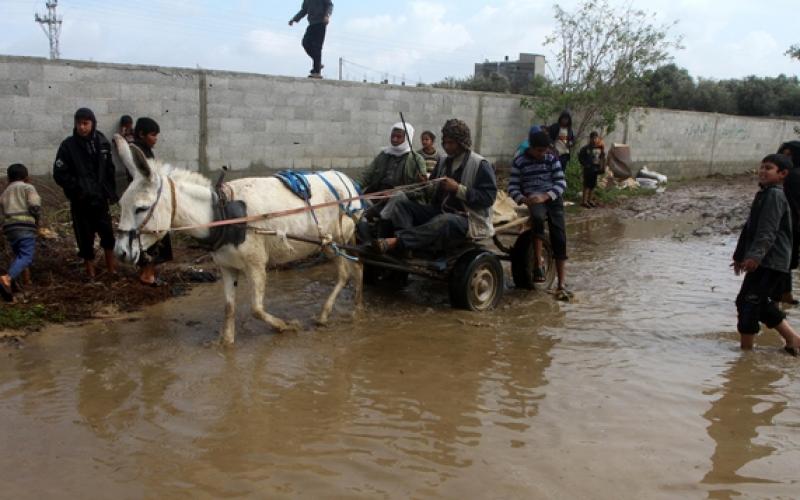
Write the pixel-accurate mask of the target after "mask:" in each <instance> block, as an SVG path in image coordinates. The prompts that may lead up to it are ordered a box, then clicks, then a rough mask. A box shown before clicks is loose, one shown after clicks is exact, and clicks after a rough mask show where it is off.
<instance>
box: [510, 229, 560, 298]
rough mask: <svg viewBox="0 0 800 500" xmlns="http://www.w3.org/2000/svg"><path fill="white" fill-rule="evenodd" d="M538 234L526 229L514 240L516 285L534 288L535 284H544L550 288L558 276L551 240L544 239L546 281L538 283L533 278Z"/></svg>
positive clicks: (513, 267) (512, 268) (512, 270)
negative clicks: (535, 241) (534, 248)
mask: <svg viewBox="0 0 800 500" xmlns="http://www.w3.org/2000/svg"><path fill="white" fill-rule="evenodd" d="M535 238H536V236H534V235H533V232H532V231H525V232H524V233H522V234H521V235H519V237H518V238H517V241H515V242H514V248H512V249H511V276H512V277H513V278H514V286H516V287H517V288H525V289H528V290H533V289H534V288H535V285H537V284H539V285H544V287H545V288H549V287H550V285H551V284H552V283H553V280H555V278H556V263H555V259H553V248H552V247H551V246H550V242H549V241H547V240H542V257H543V259H544V279H545V281H544V283H536V282H535V281H534V280H533V270H534V268H535V267H536V263H535V262H534V260H535V258H534V252H533V242H534V239H535Z"/></svg>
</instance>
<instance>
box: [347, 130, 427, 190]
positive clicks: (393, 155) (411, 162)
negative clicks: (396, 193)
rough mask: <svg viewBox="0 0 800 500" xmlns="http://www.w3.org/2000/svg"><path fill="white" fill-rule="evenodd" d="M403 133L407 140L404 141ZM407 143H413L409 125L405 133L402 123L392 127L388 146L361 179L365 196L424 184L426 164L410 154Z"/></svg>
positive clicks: (412, 152)
mask: <svg viewBox="0 0 800 500" xmlns="http://www.w3.org/2000/svg"><path fill="white" fill-rule="evenodd" d="M406 129H407V130H408V135H409V136H410V137H406V132H405V131H406ZM409 139H411V142H413V141H414V127H413V126H412V125H411V124H410V123H406V126H405V129H404V128H403V124H402V123H395V124H394V125H393V126H392V129H391V131H390V132H389V142H390V144H389V146H386V147H385V148H383V150H382V151H381V152H380V153H378V156H376V157H375V159H374V160H372V163H370V165H369V167H367V170H366V171H365V172H364V175H362V176H361V179H360V180H361V186H362V187H363V188H364V193H374V192H376V191H383V190H386V189H392V188H394V187H397V186H404V185H406V184H414V183H417V182H423V181H425V180H426V175H425V172H426V170H425V160H424V159H423V158H422V156H421V155H420V154H419V153H416V152H414V151H411V145H410V144H409Z"/></svg>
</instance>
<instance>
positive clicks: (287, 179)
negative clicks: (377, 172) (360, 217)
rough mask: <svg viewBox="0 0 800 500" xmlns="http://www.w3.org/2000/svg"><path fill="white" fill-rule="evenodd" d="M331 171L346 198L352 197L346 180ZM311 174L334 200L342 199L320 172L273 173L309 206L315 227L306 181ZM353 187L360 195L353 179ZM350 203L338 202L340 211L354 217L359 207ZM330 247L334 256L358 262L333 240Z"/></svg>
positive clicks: (359, 190) (351, 201)
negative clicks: (345, 191) (317, 178)
mask: <svg viewBox="0 0 800 500" xmlns="http://www.w3.org/2000/svg"><path fill="white" fill-rule="evenodd" d="M333 173H335V174H336V177H338V178H339V180H340V181H342V184H343V185H344V187H345V189H346V190H347V198H353V193H352V191H350V186H348V185H347V182H345V180H344V178H343V177H342V175H341V174H340V173H339V172H337V171H335V170H334V171H333ZM311 175H316V176H317V177H319V178H320V179H321V180H322V182H323V183H324V184H325V185H326V186H327V187H328V190H329V191H330V192H331V194H333V196H334V197H335V198H336V201H340V200H341V199H342V197H341V196H339V192H338V191H336V188H335V187H333V184H331V183H330V181H329V180H328V179H326V178H325V176H324V175H322V173H320V172H298V171H295V170H281V171H280V172H278V173H276V174H275V177H277V178H278V179H280V181H281V182H283V184H284V185H285V186H286V188H287V189H288V190H289V191H291V192H292V193H294V194H295V195H296V196H297V197H299V198H300V199H301V200H303V201H304V202H305V203H306V206H308V207H309V211H310V212H311V217H313V218H314V223H316V224H317V227H319V220H317V214H315V213H314V209H313V208H312V205H311V201H310V200H311V184H310V183H309V182H308V177H309V176H311ZM353 187H354V188H355V190H356V193H358V196H361V188H360V187H359V185H358V183H357V182H356V181H353ZM352 205H353V200H350V201H348V202H347V206H345V205H344V203H339V209H340V210H341V211H342V212H344V213H346V214H347V215H349V216H350V217H354V216H355V214H356V212H357V211H358V210H360V209H355V208H352ZM330 247H331V250H333V253H334V254H335V255H336V256H338V257H344V258H345V259H347V260H350V261H353V262H358V257H353V256H352V255H348V254H347V253H345V252H344V251H342V249H341V248H339V246H338V245H337V244H336V243H335V242H331V243H330Z"/></svg>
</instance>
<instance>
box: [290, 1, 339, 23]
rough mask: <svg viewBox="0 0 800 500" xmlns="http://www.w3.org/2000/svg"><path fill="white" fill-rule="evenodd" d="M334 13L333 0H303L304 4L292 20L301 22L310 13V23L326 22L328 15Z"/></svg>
mask: <svg viewBox="0 0 800 500" xmlns="http://www.w3.org/2000/svg"><path fill="white" fill-rule="evenodd" d="M331 14H333V2H332V1H331V0H303V6H302V7H301V8H300V12H298V13H297V14H296V15H295V16H294V17H293V18H292V21H294V22H296V23H299V22H300V20H301V19H303V17H304V16H306V15H308V24H320V23H323V22H325V18H326V17H331Z"/></svg>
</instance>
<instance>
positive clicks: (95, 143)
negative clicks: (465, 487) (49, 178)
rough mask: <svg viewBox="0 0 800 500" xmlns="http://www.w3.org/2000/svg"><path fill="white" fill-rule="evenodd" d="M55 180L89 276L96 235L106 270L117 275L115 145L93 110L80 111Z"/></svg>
mask: <svg viewBox="0 0 800 500" xmlns="http://www.w3.org/2000/svg"><path fill="white" fill-rule="evenodd" d="M53 179H54V180H55V181H56V183H57V184H58V185H59V186H61V188H62V189H63V190H64V195H66V197H67V199H68V200H69V203H70V212H71V214H72V228H73V230H74V231H75V241H76V242H77V244H78V256H79V257H81V258H82V259H83V260H84V264H85V266H86V274H87V276H88V277H89V279H94V277H95V266H94V237H95V235H98V236H100V246H101V247H102V248H103V251H104V253H105V261H106V268H107V269H108V271H109V272H110V273H115V272H116V261H115V259H114V229H113V227H112V226H111V213H110V212H109V204H113V203H116V202H117V201H118V200H117V193H116V181H115V179H114V163H113V162H112V161H111V144H110V143H109V142H108V139H106V137H105V136H104V135H103V134H102V133H101V132H99V131H98V130H97V119H96V118H95V116H94V113H93V112H92V110H91V109H89V108H80V109H79V110H78V111H76V112H75V128H74V129H73V130H72V136H70V137H67V138H66V139H64V141H63V142H62V143H61V146H60V147H59V148H58V153H57V154H56V161H55V164H54V165H53Z"/></svg>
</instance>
